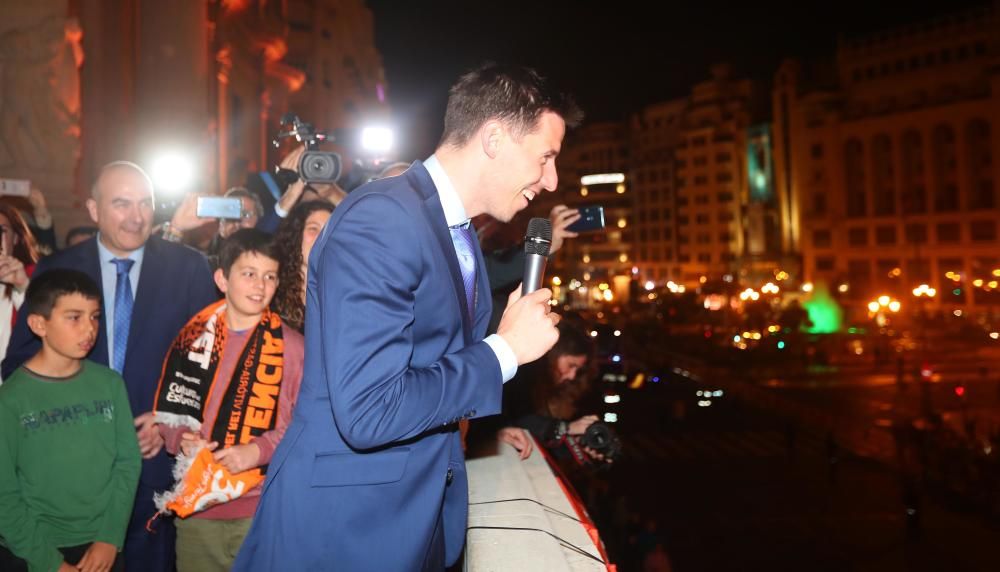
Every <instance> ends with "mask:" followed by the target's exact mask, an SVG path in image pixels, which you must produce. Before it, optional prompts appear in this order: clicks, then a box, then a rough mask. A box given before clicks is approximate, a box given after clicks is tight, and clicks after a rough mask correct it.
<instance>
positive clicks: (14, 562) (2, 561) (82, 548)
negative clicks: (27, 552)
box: [0, 542, 125, 572]
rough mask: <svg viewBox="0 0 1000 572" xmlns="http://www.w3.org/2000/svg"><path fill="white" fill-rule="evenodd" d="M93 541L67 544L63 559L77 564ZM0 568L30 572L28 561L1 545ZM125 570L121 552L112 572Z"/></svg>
mask: <svg viewBox="0 0 1000 572" xmlns="http://www.w3.org/2000/svg"><path fill="white" fill-rule="evenodd" d="M91 544H92V543H90V542H88V543H86V544H81V545H79V546H66V547H63V548H60V549H59V552H62V555H63V560H65V561H66V563H67V564H70V565H74V566H75V565H76V563H77V562H79V561H80V559H81V558H83V555H84V554H86V553H87V549H88V548H90V545H91ZM0 570H3V572H28V563H27V562H25V561H24V560H22V559H20V558H18V557H17V556H14V554H13V553H12V552H11V551H10V550H7V548H5V547H3V546H0ZM124 571H125V559H124V558H122V555H121V554H120V553H119V554H118V557H117V558H115V563H114V565H113V566H112V567H111V572H124Z"/></svg>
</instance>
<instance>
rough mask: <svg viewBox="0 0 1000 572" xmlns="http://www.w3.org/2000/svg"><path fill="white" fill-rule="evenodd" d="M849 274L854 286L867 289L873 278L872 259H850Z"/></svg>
mask: <svg viewBox="0 0 1000 572" xmlns="http://www.w3.org/2000/svg"><path fill="white" fill-rule="evenodd" d="M847 276H848V279H849V280H850V281H851V285H852V286H854V287H855V288H857V289H859V290H867V289H868V286H869V285H870V284H871V280H872V264H871V261H869V260H867V259H865V260H848V261H847Z"/></svg>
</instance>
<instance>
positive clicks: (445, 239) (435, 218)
mask: <svg viewBox="0 0 1000 572" xmlns="http://www.w3.org/2000/svg"><path fill="white" fill-rule="evenodd" d="M406 176H407V178H408V179H409V180H410V182H411V184H413V187H414V188H415V189H416V190H417V191H418V192H419V193H420V194H421V196H422V197H423V199H424V202H423V205H424V212H425V213H426V215H427V220H428V222H430V225H431V232H432V233H433V234H434V238H436V239H437V242H438V246H440V247H441V252H442V254H444V258H445V260H446V261H447V262H448V272H449V274H451V285H452V288H454V289H455V298H456V300H457V301H458V309H459V314H460V315H461V316H462V331H463V333H464V334H465V343H466V345H469V344H471V343H472V322H471V318H470V317H469V312H468V311H466V308H468V307H469V305H468V303H467V300H466V299H465V286H464V285H463V284H462V269H461V268H460V267H459V265H458V255H457V254H455V243H454V242H452V240H451V232H450V231H449V230H448V223H447V221H445V218H444V208H442V207H441V197H440V196H438V193H437V187H435V186H434V181H433V180H431V176H430V174H429V173H428V172H427V169H425V168H424V166H423V164H422V163H420V162H419V161H417V162H415V163H414V165H413V167H411V168H410V169H408V170H407V171H406ZM476 244H478V242H477V243H476ZM477 264H478V262H477ZM479 267H480V268H482V266H481V265H480V266H479ZM480 295H482V293H480Z"/></svg>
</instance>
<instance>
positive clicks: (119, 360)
mask: <svg viewBox="0 0 1000 572" xmlns="http://www.w3.org/2000/svg"><path fill="white" fill-rule="evenodd" d="M111 262H113V263H114V265H115V267H116V268H117V269H118V281H117V282H116V283H115V324H114V328H115V329H114V333H115V347H114V348H113V349H114V355H112V356H111V369H113V370H115V371H117V372H118V373H121V372H122V369H124V368H125V348H127V347H128V329H129V325H130V324H131V323H132V303H133V299H132V280H131V279H130V278H129V274H128V273H129V270H132V265H133V264H135V260H129V259H128V258H115V259H113V260H111Z"/></svg>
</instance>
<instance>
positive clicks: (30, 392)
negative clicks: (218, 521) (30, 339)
mask: <svg viewBox="0 0 1000 572" xmlns="http://www.w3.org/2000/svg"><path fill="white" fill-rule="evenodd" d="M22 309H24V310H25V312H26V313H27V323H28V326H29V327H30V328H31V331H32V332H34V334H35V335H36V336H38V337H39V338H41V340H42V349H41V350H40V351H39V352H38V353H36V354H35V355H34V356H33V357H31V358H30V359H29V360H28V361H26V362H25V363H24V365H22V366H21V367H19V368H18V369H17V370H15V371H14V373H13V375H11V376H10V378H9V379H8V380H7V381H6V383H4V384H3V386H0V570H4V571H5V572H18V571H27V570H45V571H55V570H58V571H59V572H66V571H78V570H82V571H84V572H91V571H95V570H96V571H100V572H106V571H108V570H112V571H119V570H123V569H124V567H125V566H124V560H123V559H122V558H120V557H119V556H118V551H119V550H120V549H121V547H122V545H123V544H124V542H125V529H126V527H127V525H128V522H129V517H130V516H131V514H132V500H133V498H134V497H135V489H136V486H137V485H138V483H139V464H140V456H139V441H138V440H137V439H136V435H135V428H134V427H133V425H132V411H131V409H130V408H129V402H128V396H127V395H126V393H125V382H124V381H123V380H122V378H121V376H120V375H118V374H117V373H115V372H114V371H113V370H111V369H108V368H106V367H104V366H101V365H98V364H96V363H94V362H91V361H87V360H85V359H84V358H85V357H86V356H87V354H88V353H90V350H91V348H93V347H94V343H95V342H96V341H97V331H98V328H99V320H100V312H101V291H100V290H99V289H98V287H97V284H95V283H94V281H93V280H91V279H90V277H89V276H87V275H86V274H84V273H82V272H78V271H76V270H62V269H60V270H49V271H48V272H43V273H42V274H41V275H40V276H37V277H35V279H34V280H32V282H31V285H30V286H28V291H27V294H26V300H25V303H24V306H23V308H22Z"/></svg>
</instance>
